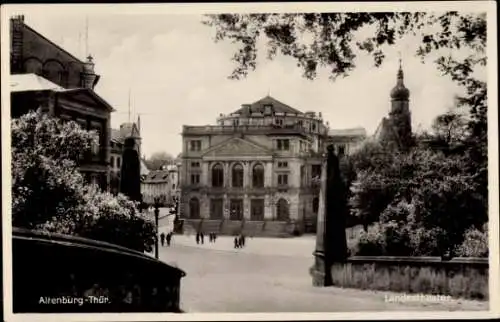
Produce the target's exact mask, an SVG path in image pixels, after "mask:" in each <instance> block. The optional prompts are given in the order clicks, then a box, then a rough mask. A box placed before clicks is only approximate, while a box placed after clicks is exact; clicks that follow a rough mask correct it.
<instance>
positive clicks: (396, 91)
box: [391, 84, 410, 100]
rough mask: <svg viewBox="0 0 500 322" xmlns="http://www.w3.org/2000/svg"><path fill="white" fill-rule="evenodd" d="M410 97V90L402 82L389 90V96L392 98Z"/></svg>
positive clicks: (402, 98) (403, 98)
mask: <svg viewBox="0 0 500 322" xmlns="http://www.w3.org/2000/svg"><path fill="white" fill-rule="evenodd" d="M409 97H410V90H408V88H406V87H405V86H404V85H403V84H401V85H396V87H394V88H393V89H392V90H391V98H392V99H394V100H407V99H408V98H409Z"/></svg>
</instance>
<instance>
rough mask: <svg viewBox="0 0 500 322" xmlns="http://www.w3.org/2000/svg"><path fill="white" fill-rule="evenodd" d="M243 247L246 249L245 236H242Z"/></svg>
mask: <svg viewBox="0 0 500 322" xmlns="http://www.w3.org/2000/svg"><path fill="white" fill-rule="evenodd" d="M241 246H242V247H245V235H243V234H242V235H241Z"/></svg>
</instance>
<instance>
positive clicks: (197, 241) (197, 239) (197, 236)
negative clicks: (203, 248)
mask: <svg viewBox="0 0 500 322" xmlns="http://www.w3.org/2000/svg"><path fill="white" fill-rule="evenodd" d="M199 243H200V233H196V244H199Z"/></svg>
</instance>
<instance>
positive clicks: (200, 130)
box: [182, 125, 320, 135]
mask: <svg viewBox="0 0 500 322" xmlns="http://www.w3.org/2000/svg"><path fill="white" fill-rule="evenodd" d="M287 131H293V132H297V133H304V134H317V135H320V133H319V131H314V132H312V131H310V130H309V129H306V128H304V127H303V126H300V125H283V126H278V125H238V126H222V125H206V126H183V127H182V134H183V135H190V134H193V135H200V134H231V133H239V132H243V133H266V134H267V133H282V132H287Z"/></svg>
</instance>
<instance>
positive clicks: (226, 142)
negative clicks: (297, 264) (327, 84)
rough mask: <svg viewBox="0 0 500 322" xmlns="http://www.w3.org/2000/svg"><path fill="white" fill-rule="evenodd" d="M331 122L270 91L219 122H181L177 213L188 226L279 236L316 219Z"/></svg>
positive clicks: (303, 228)
mask: <svg viewBox="0 0 500 322" xmlns="http://www.w3.org/2000/svg"><path fill="white" fill-rule="evenodd" d="M327 134H328V129H327V127H326V126H325V124H324V123H323V119H322V116H321V113H319V114H316V113H314V112H301V111H299V110H297V109H295V108H292V107H290V106H288V105H286V104H284V103H282V102H280V101H278V100H276V99H274V98H272V97H270V96H267V97H264V98H263V99H260V100H258V101H256V102H254V103H252V104H244V105H243V106H242V107H241V108H240V109H238V110H236V111H234V112H233V113H231V114H229V115H220V117H219V118H218V119H217V124H216V125H211V126H184V127H183V131H182V137H183V152H182V162H181V167H180V185H181V207H180V208H181V216H182V217H183V218H185V219H186V221H185V222H186V223H187V227H192V228H193V229H201V230H212V231H214V230H215V231H219V232H221V231H222V232H224V233H236V232H238V231H247V233H248V234H252V235H279V234H282V233H291V232H293V231H294V230H296V231H303V230H305V229H306V228H307V227H308V226H311V225H312V226H314V225H315V224H314V223H315V222H316V216H317V212H318V206H319V185H318V182H317V180H315V179H319V177H320V174H321V163H322V154H323V151H324V143H325V142H326V138H327Z"/></svg>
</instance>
